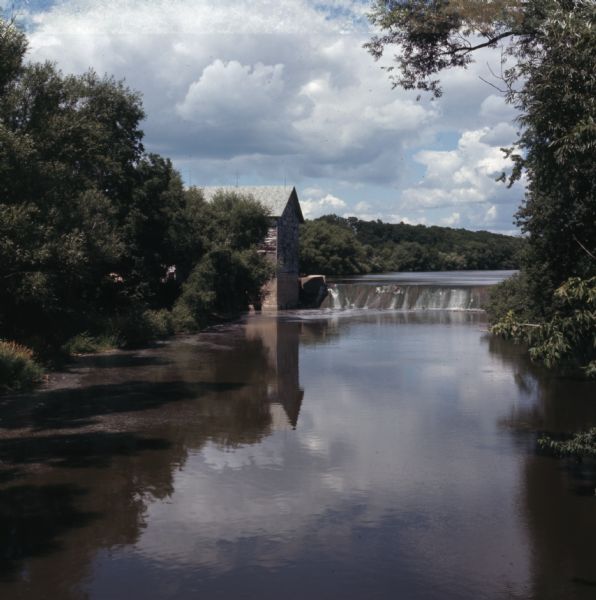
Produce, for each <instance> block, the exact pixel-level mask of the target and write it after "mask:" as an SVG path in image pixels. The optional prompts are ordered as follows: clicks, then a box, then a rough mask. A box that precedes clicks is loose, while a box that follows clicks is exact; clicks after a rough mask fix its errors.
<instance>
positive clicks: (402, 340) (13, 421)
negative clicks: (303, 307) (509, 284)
mask: <svg viewBox="0 0 596 600" xmlns="http://www.w3.org/2000/svg"><path fill="white" fill-rule="evenodd" d="M452 277H453V279H450V278H449V275H445V274H441V275H440V276H439V275H438V276H436V277H435V278H434V279H433V277H432V276H430V275H426V276H425V275H418V274H413V275H409V276H408V280H407V281H404V280H403V278H402V279H400V278H399V277H395V276H391V275H388V276H385V277H381V278H378V277H376V278H360V279H358V280H357V281H354V280H352V281H349V282H348V281H345V280H344V281H343V282H336V283H335V284H333V285H334V286H336V289H337V286H340V285H356V286H370V287H371V288H372V289H374V290H376V291H375V292H374V294H373V293H372V292H370V290H369V296H368V301H366V302H368V304H366V302H365V303H364V306H359V305H358V303H354V302H352V303H351V305H348V306H344V307H343V308H340V307H339V306H336V307H335V308H333V305H331V306H328V307H327V308H322V309H319V310H309V311H288V312H284V313H280V314H277V315H275V314H261V315H247V316H246V317H245V318H244V319H243V320H242V321H240V322H238V323H232V324H226V325H221V326H218V327H215V328H213V329H211V330H209V331H206V332H204V333H201V334H199V335H197V336H189V337H182V338H177V339H175V340H172V341H169V342H167V343H164V344H160V345H159V346H157V347H155V348H151V349H145V350H140V351H127V352H117V353H112V354H105V355H97V356H86V357H80V358H79V359H78V360H77V361H76V362H75V363H74V364H73V365H72V367H71V368H70V369H69V371H67V372H64V373H61V374H58V375H56V376H55V377H54V378H53V380H52V382H51V383H50V384H49V385H47V386H46V388H44V389H43V390H41V391H40V392H37V393H35V394H31V395H29V396H12V397H3V398H1V399H0V418H1V419H0V598H2V599H7V600H8V599H11V600H12V599H13V598H14V599H17V598H19V599H21V598H22V599H35V600H39V599H43V598H48V599H60V600H62V599H66V600H68V599H81V598H86V599H87V598H88V599H92V600H96V599H97V600H104V599H106V600H119V599H131V598H134V599H136V598H142V599H148V600H150V599H163V598H180V599H187V598H188V599H190V598H193V599H195V598H208V599H212V598H225V599H227V598H234V599H236V598H258V599H261V598H263V599H268V598H284V599H303V598H310V599H315V600H316V599H322V598H330V599H331V598H333V599H335V598H341V599H342V600H349V599H372V598H383V599H385V598H387V599H389V598H390V599H394V598H400V599H401V598H403V599H405V600H410V599H413V600H416V599H425V600H427V599H434V598H436V599H441V600H444V599H458V600H459V599H470V600H479V599H506V598H508V599H509V598H514V599H530V598H532V599H536V600H551V599H552V600H555V599H556V600H560V599H570V600H573V599H581V600H583V599H586V600H587V599H593V598H594V597H596V544H595V543H594V540H595V539H596V498H595V497H594V493H595V487H596V471H595V468H594V463H593V462H589V461H587V462H584V463H582V464H577V463H575V462H573V461H566V460H563V461H560V460H557V459H554V458H552V457H550V456H546V455H544V454H542V453H541V452H539V451H538V449H537V443H536V440H537V437H538V436H539V435H540V433H541V432H545V431H546V432H560V431H572V430H578V429H582V428H587V427H589V426H595V425H596V384H595V383H593V382H578V381H573V380H568V379H563V378H558V377H556V376H554V375H550V374H548V373H545V372H544V371H542V370H540V369H538V368H537V367H535V366H533V365H532V364H530V363H529V362H528V360H527V357H526V356H525V355H524V354H523V351H522V350H521V349H520V348H518V347H516V346H513V345H512V344H509V343H507V342H504V341H502V340H499V339H495V338H491V337H490V336H488V335H487V333H486V322H485V316H484V314H483V313H482V312H481V311H479V310H478V309H477V307H471V308H470V307H469V306H468V304H465V303H466V302H467V300H466V298H468V297H467V296H465V294H464V295H462V294H459V295H458V296H457V294H456V295H454V294H452V293H451V292H450V290H457V289H465V288H470V289H469V290H468V291H469V292H470V294H472V291H471V290H472V288H474V289H479V288H481V287H482V286H484V285H487V283H488V284H490V283H494V282H495V281H496V280H498V279H500V278H502V275H501V274H498V273H495V274H492V275H491V274H486V273H485V274H482V276H479V277H468V276H467V275H466V274H453V275H452ZM412 278H413V279H414V280H413V281H412ZM483 278H484V279H483ZM486 278H489V279H490V281H488V282H487V281H486ZM408 285H411V286H418V287H421V286H422V287H424V286H430V287H432V288H434V291H433V292H432V293H433V294H435V295H436V296H437V297H443V296H445V295H450V297H453V298H455V296H457V297H458V300H457V302H463V303H464V304H465V306H464V308H465V309H462V308H460V309H457V307H455V306H454V305H455V304H456V302H455V300H453V301H452V300H450V301H449V302H447V304H448V307H447V308H449V307H450V309H449V310H446V309H445V307H444V306H439V307H438V308H434V309H433V308H432V306H431V305H429V301H428V298H429V296H428V295H427V300H425V301H424V303H423V304H424V306H422V305H420V304H418V305H417V304H416V302H415V301H414V303H413V305H412V306H410V307H409V308H408V309H396V308H395V307H394V308H384V304H383V302H378V303H377V304H376V305H375V302H376V301H375V300H374V298H373V296H374V295H375V294H376V295H377V296H379V295H381V296H382V295H383V294H387V293H391V294H393V296H394V297H395V296H396V295H397V296H400V294H401V295H403V294H404V293H405V292H406V291H407V290H406V289H404V286H405V287H407V286H408ZM383 286H393V287H391V290H392V291H390V292H386V291H383ZM397 288H399V289H397ZM346 293H349V292H346ZM431 296H432V294H431ZM464 296H465V297H464ZM418 297H420V294H418V295H417V296H416V298H418ZM347 304H350V303H347ZM437 304H438V305H440V304H441V303H440V302H438V301H437ZM389 305H390V306H391V303H389ZM400 306H401V305H400ZM462 306H463V305H462Z"/></svg>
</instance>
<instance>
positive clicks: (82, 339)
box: [62, 331, 120, 354]
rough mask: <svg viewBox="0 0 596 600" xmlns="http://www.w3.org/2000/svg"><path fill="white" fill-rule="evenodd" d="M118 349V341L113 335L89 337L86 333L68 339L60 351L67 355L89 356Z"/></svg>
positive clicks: (105, 334)
mask: <svg viewBox="0 0 596 600" xmlns="http://www.w3.org/2000/svg"><path fill="white" fill-rule="evenodd" d="M119 347H120V340H119V339H118V337H117V336H116V335H114V334H113V333H103V334H99V335H91V334H90V333H89V332H88V331H83V332H82V333H77V335H75V336H73V337H72V338H70V339H69V340H68V341H67V342H66V343H65V344H64V346H62V349H63V351H64V352H66V353H67V354H89V353H92V352H107V351H109V350H115V349H116V348H119Z"/></svg>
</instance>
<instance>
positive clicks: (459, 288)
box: [321, 271, 515, 311]
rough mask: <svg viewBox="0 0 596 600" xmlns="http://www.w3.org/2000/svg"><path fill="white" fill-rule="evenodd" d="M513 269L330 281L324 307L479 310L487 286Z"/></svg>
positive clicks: (498, 280) (485, 297)
mask: <svg viewBox="0 0 596 600" xmlns="http://www.w3.org/2000/svg"><path fill="white" fill-rule="evenodd" d="M513 273H515V271H446V272H441V273H383V274H380V275H364V276H358V277H347V278H341V279H336V280H330V281H329V294H328V296H327V298H326V299H325V300H324V302H323V304H322V305H321V308H323V309H325V308H326V309H335V310H346V309H373V310H374V309H376V310H399V311H419V310H452V311H460V310H465V311H469V310H474V311H478V310H482V309H483V306H484V305H485V303H486V302H487V300H488V292H489V286H491V285H494V284H496V283H498V282H500V281H503V280H504V279H506V278H507V277H510V276H511V275H512V274H513Z"/></svg>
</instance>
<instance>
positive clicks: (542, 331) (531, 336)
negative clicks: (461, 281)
mask: <svg viewBox="0 0 596 600" xmlns="http://www.w3.org/2000/svg"><path fill="white" fill-rule="evenodd" d="M553 305H554V306H555V307H556V309H555V311H554V314H553V316H552V317H551V318H550V319H548V320H546V321H544V322H539V323H527V322H523V321H521V320H520V319H519V318H518V317H517V316H516V314H515V313H514V311H512V310H510V311H508V312H507V313H506V314H505V316H504V317H502V318H501V319H500V320H499V321H497V322H496V323H495V324H494V325H493V326H492V327H491V333H494V334H496V335H500V336H502V337H505V338H508V339H512V340H513V341H515V342H518V343H519V342H521V343H526V344H528V346H529V348H530V350H529V351H530V356H531V358H532V360H535V361H537V362H541V363H543V364H544V365H545V366H547V367H548V368H553V367H557V368H563V369H567V370H573V369H574V368H575V366H576V365H579V367H580V369H581V370H582V371H583V373H584V374H585V375H586V376H588V377H592V378H596V277H592V278H591V279H587V280H582V279H580V278H579V277H572V278H570V279H568V280H567V281H566V282H565V283H564V284H563V285H561V286H560V287H559V288H558V289H557V290H556V292H555V294H554V301H553Z"/></svg>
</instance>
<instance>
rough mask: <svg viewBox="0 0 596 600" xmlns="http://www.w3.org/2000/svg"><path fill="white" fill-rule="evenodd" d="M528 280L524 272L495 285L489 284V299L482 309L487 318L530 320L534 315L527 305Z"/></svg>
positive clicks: (496, 319) (493, 319) (494, 321)
mask: <svg viewBox="0 0 596 600" xmlns="http://www.w3.org/2000/svg"><path fill="white" fill-rule="evenodd" d="M528 294H529V293H528V282H527V278H526V275H525V273H516V274H514V275H513V276H511V277H509V278H507V279H505V281H502V282H501V283H498V284H497V285H494V286H491V288H490V292H489V299H488V302H487V303H486V305H485V307H484V309H485V310H486V312H487V314H488V320H489V322H491V323H496V322H497V321H501V320H503V319H505V318H506V316H507V315H509V317H507V318H515V319H517V320H518V321H521V322H528V321H532V320H534V319H535V318H536V315H534V314H532V312H531V310H530V307H529V305H528Z"/></svg>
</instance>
